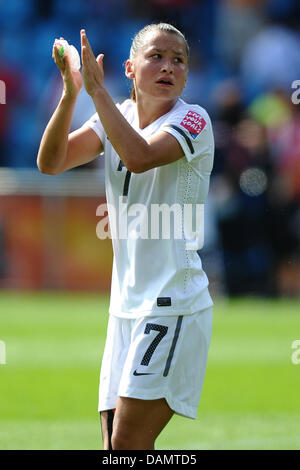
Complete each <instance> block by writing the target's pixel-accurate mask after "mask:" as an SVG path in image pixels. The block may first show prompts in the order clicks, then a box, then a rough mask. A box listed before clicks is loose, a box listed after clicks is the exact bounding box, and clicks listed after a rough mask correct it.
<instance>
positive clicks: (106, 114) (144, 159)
mask: <svg viewBox="0 0 300 470" xmlns="http://www.w3.org/2000/svg"><path fill="white" fill-rule="evenodd" d="M81 42H82V65H83V78H84V82H85V87H86V90H87V92H88V93H89V94H90V96H91V97H92V99H93V101H94V104H95V108H96V110H97V113H98V115H99V118H100V120H101V123H102V125H103V127H104V129H105V133H106V135H107V137H108V138H109V140H110V142H111V144H112V146H113V147H114V149H115V150H116V152H117V154H118V155H119V156H120V158H121V160H122V161H123V163H124V165H125V166H126V168H127V169H128V170H130V171H132V172H133V173H142V172H144V171H147V170H149V169H151V168H154V167H157V166H161V165H166V164H167V163H171V162H172V161H175V160H178V159H179V158H181V157H183V155H184V152H183V150H182V148H181V146H180V144H179V143H178V141H177V139H176V138H175V137H174V136H172V135H171V134H168V133H166V132H160V133H159V134H157V135H156V136H153V137H152V138H151V139H150V140H149V142H147V141H146V140H145V139H144V138H143V137H142V136H140V135H139V134H138V133H137V132H136V131H135V130H134V129H133V127H132V126H131V125H130V124H129V123H128V122H127V120H126V119H125V118H124V116H123V115H122V114H121V113H120V111H119V109H118V108H117V107H116V106H115V104H114V102H113V100H112V99H111V97H110V95H109V93H108V92H107V91H106V89H105V87H104V85H103V76H104V74H103V66H102V59H103V54H101V55H99V56H98V57H97V60H95V56H94V54H93V51H92V49H91V47H90V45H89V42H88V40H87V37H86V34H85V31H84V30H81Z"/></svg>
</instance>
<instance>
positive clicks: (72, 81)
mask: <svg viewBox="0 0 300 470" xmlns="http://www.w3.org/2000/svg"><path fill="white" fill-rule="evenodd" d="M60 39H63V38H60ZM58 50H59V47H58V46H57V45H55V44H53V49H52V57H53V59H54V62H55V63H56V65H57V67H58V68H59V70H60V73H61V76H62V79H63V82H64V93H65V95H68V96H70V97H76V96H77V95H78V93H79V92H80V90H81V88H82V84H83V81H82V76H81V73H80V71H79V70H78V71H74V70H72V68H71V63H70V58H69V56H68V55H66V56H65V57H61V56H60V55H59V52H58Z"/></svg>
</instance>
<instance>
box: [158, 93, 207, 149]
mask: <svg viewBox="0 0 300 470" xmlns="http://www.w3.org/2000/svg"><path fill="white" fill-rule="evenodd" d="M165 126H166V127H171V128H173V129H175V130H176V131H178V132H179V133H181V134H182V133H183V132H184V133H185V134H187V136H188V137H192V138H193V139H194V140H195V141H196V140H197V139H198V140H199V138H200V135H201V138H202V136H203V135H206V136H207V137H209V138H211V136H212V126H211V120H210V118H209V115H208V113H207V111H206V110H205V109H204V108H202V106H200V105H198V104H190V103H186V102H185V101H183V100H182V99H181V98H180V99H179V100H178V101H177V103H176V105H175V106H174V108H173V110H172V113H171V114H170V116H169V119H167V122H166V123H165ZM203 131H205V132H203ZM182 135H183V134H182Z"/></svg>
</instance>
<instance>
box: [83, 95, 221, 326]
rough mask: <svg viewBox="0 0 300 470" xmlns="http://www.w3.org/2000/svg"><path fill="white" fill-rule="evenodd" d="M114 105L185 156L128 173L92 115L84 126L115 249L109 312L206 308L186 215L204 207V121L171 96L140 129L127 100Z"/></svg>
mask: <svg viewBox="0 0 300 470" xmlns="http://www.w3.org/2000/svg"><path fill="white" fill-rule="evenodd" d="M117 107H118V109H119V110H120V112H121V113H122V114H123V116H124V117H125V118H126V120H127V121H128V122H129V123H130V124H131V126H132V127H133V128H134V129H135V130H136V132H138V133H139V134H140V135H141V136H142V137H143V138H144V139H145V140H146V141H147V140H148V139H149V138H150V137H151V136H153V135H154V134H156V133H158V132H162V131H164V132H168V133H170V134H172V135H173V136H174V137H175V138H176V139H177V140H178V142H179V143H180V145H181V147H182V149H183V152H184V156H183V157H182V158H180V159H178V160H176V161H174V162H172V163H169V164H166V165H162V166H159V167H156V168H152V169H150V170H148V171H145V172H143V173H132V172H130V171H129V170H127V168H126V167H125V166H124V164H123V162H122V161H121V160H120V157H119V155H118V154H117V152H116V151H115V150H114V148H113V146H112V145H111V143H110V141H109V139H108V137H107V136H106V134H105V131H104V129H103V126H102V124H101V121H100V120H99V117H98V114H97V113H96V114H94V115H93V116H92V117H91V118H90V120H89V121H87V122H86V123H85V124H84V125H87V126H89V127H90V128H92V129H93V130H94V131H95V132H96V134H97V135H98V136H99V138H100V139H101V141H102V143H103V146H104V155H105V184H106V199H107V205H108V214H109V221H110V229H111V233H112V244H113V252H114V259H113V271H112V284H111V299H110V308H109V312H110V314H112V315H116V316H120V317H125V318H138V317H142V316H149V315H152V316H154V315H155V316H157V315H159V316H161V315H186V314H192V313H195V312H197V311H200V310H203V309H206V308H207V307H210V306H211V305H212V304H213V302H212V299H211V297H210V294H209V291H208V279H207V276H206V274H205V272H204V271H203V269H202V263H201V259H200V257H199V255H198V253H197V248H199V244H198V238H199V230H201V227H195V226H194V229H193V228H192V226H191V218H195V217H196V212H197V211H196V207H198V208H199V206H201V205H203V204H204V202H205V199H206V196H207V193H208V188H209V179H210V173H211V170H212V166H213V154H214V139H213V132H212V126H211V121H210V118H209V116H208V114H207V112H206V111H205V110H204V109H203V108H201V107H200V106H198V105H190V104H187V103H185V102H184V101H183V100H181V99H178V101H177V102H176V104H175V105H174V106H173V108H172V109H171V110H170V111H169V112H168V113H166V114H164V115H163V116H161V117H160V118H158V119H157V120H155V121H154V122H152V123H151V124H150V125H149V126H147V127H145V128H144V129H140V128H139V122H138V115H137V107H136V104H135V103H134V102H133V101H132V100H129V99H128V100H126V101H124V102H123V103H122V104H117ZM197 205H198V206H197ZM185 211H186V212H185ZM192 222H193V224H195V223H196V221H195V220H193V221H192ZM164 224H165V225H164ZM187 225H188V228H187ZM191 247H192V248H193V249H191Z"/></svg>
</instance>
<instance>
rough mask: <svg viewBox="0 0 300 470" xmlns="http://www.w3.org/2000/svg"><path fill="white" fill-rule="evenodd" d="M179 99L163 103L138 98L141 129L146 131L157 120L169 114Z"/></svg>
mask: <svg viewBox="0 0 300 470" xmlns="http://www.w3.org/2000/svg"><path fill="white" fill-rule="evenodd" d="M177 99H178V98H175V99H173V100H167V101H166V100H164V101H162V100H155V99H154V100H153V99H152V100H151V99H149V100H148V99H139V98H137V101H136V105H137V113H138V118H139V127H140V129H144V128H145V127H147V126H149V125H150V124H151V123H152V122H154V121H156V119H158V118H159V117H161V116H163V115H164V114H166V113H168V112H169V111H170V110H171V109H172V108H173V106H174V105H175V103H176V101H177Z"/></svg>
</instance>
